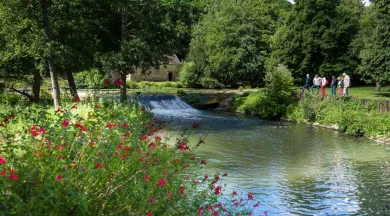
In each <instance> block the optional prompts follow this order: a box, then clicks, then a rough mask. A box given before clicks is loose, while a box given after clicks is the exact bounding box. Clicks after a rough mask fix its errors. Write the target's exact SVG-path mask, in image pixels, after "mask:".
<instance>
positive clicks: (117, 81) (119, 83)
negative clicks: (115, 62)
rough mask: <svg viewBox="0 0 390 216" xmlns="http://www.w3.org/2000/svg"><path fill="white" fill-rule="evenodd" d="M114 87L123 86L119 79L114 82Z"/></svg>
mask: <svg viewBox="0 0 390 216" xmlns="http://www.w3.org/2000/svg"><path fill="white" fill-rule="evenodd" d="M115 85H117V86H121V85H123V82H122V80H121V79H119V78H118V79H116V80H115Z"/></svg>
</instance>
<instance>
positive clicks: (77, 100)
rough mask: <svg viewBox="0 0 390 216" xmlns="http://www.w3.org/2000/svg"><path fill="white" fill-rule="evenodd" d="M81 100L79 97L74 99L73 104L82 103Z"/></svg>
mask: <svg viewBox="0 0 390 216" xmlns="http://www.w3.org/2000/svg"><path fill="white" fill-rule="evenodd" d="M80 101H81V100H80V98H79V97H77V98H75V99H73V102H80Z"/></svg>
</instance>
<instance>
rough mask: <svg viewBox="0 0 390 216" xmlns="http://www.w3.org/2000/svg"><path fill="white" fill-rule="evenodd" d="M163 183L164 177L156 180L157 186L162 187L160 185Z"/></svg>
mask: <svg viewBox="0 0 390 216" xmlns="http://www.w3.org/2000/svg"><path fill="white" fill-rule="evenodd" d="M164 185H165V179H164V178H162V179H160V180H158V182H157V186H160V187H162V186H164Z"/></svg>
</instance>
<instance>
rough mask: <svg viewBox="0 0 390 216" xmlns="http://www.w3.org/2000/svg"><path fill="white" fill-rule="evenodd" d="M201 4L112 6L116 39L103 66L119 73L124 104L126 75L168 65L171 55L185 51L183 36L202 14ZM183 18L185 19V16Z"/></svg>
mask: <svg viewBox="0 0 390 216" xmlns="http://www.w3.org/2000/svg"><path fill="white" fill-rule="evenodd" d="M201 5H202V4H201V1H199V0H192V1H176V0H142V1H131V0H118V1H115V2H114V4H112V5H111V12H112V13H113V14H114V15H113V16H112V18H114V19H115V20H112V22H113V23H115V22H116V23H120V26H115V28H112V27H108V29H109V31H111V35H112V36H113V42H112V44H115V45H116V46H112V47H111V49H109V51H108V52H106V53H105V54H104V55H102V62H103V66H104V68H105V69H106V70H107V71H117V72H118V73H119V74H120V79H121V83H120V84H121V97H120V98H121V101H126V99H127V95H126V75H127V74H129V73H132V72H133V71H135V70H136V69H137V68H142V69H145V70H146V69H147V68H149V67H150V66H155V65H157V64H160V63H161V62H162V61H166V60H167V57H168V56H169V55H172V54H175V53H176V52H180V51H182V49H181V48H180V47H179V45H180V44H181V42H182V38H181V36H183V32H184V35H185V31H186V29H187V30H188V29H189V27H186V28H182V27H183V26H188V24H191V23H192V21H191V20H188V19H192V18H193V16H192V15H188V14H187V13H185V12H184V13H183V12H181V10H184V11H187V12H188V13H190V14H192V13H199V12H198V11H199V10H201V9H199V10H198V9H196V8H197V7H198V6H200V8H201ZM182 15H183V16H182Z"/></svg>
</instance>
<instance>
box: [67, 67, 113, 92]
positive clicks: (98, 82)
mask: <svg viewBox="0 0 390 216" xmlns="http://www.w3.org/2000/svg"><path fill="white" fill-rule="evenodd" d="M74 78H75V83H76V86H77V87H78V88H88V89H101V88H104V87H105V85H104V82H105V80H106V78H105V77H104V76H103V75H102V74H101V73H100V71H99V70H98V69H96V68H93V69H91V70H89V71H82V72H78V73H76V75H75V76H74Z"/></svg>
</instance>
